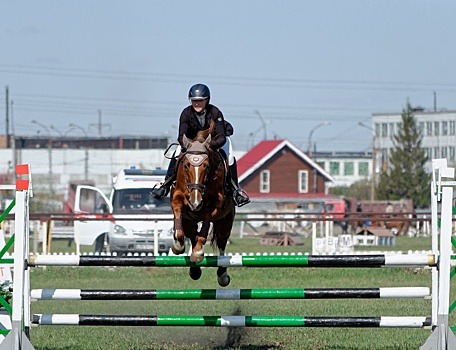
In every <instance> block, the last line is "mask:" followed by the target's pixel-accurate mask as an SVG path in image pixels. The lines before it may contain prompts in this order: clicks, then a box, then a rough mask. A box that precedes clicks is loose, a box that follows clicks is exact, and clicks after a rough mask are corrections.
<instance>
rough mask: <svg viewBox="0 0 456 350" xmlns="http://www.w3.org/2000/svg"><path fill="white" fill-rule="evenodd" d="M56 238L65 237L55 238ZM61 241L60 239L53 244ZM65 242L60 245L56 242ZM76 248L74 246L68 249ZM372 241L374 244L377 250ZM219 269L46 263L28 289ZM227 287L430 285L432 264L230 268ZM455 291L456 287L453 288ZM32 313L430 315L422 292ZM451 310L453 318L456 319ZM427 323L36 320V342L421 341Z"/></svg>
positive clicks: (232, 344)
mask: <svg viewBox="0 0 456 350" xmlns="http://www.w3.org/2000/svg"><path fill="white" fill-rule="evenodd" d="M60 243H61V242H60ZM310 246H311V242H310V240H309V241H308V240H305V242H304V245H303V246H289V247H282V246H280V247H278V246H265V245H260V244H259V238H258V237H244V238H242V239H240V238H239V237H233V239H232V242H231V244H230V246H229V247H228V251H229V252H259V253H271V252H275V253H277V252H280V253H286V252H306V251H309V248H310ZM55 248H56V249H59V247H58V244H56V245H55ZM62 248H63V247H60V249H62ZM394 248H395V249H394V250H402V251H408V250H413V251H414V250H428V249H430V239H429V238H423V237H420V238H408V237H398V240H397V244H396V246H395V247H394ZM69 249H72V247H69ZM377 249H378V248H377ZM215 272H216V271H215V269H213V268H203V276H202V277H201V279H200V280H199V281H193V280H191V279H190V278H189V277H188V275H187V269H186V268H174V267H166V268H151V267H145V268H133V267H132V268H130V267H104V268H96V267H47V268H34V269H33V270H32V272H31V285H32V288H80V289H91V288H92V289H189V288H218V285H217V282H216V275H215ZM229 272H230V275H231V278H232V282H231V284H230V286H229V287H228V288H355V287H356V288H361V287H366V288H369V287H370V288H374V287H399V286H406V287H411V286H427V287H430V286H431V271H430V270H429V269H400V268H374V269H364V268H357V269H353V268H352V269H346V268H333V269H330V268H328V269H325V268H320V269H316V268H246V267H233V268H230V269H229ZM453 294H454V293H453ZM32 312H33V313H77V314H106V315H109V314H116V315H234V314H237V315H246V316H248V315H271V316H274V315H299V316H430V315H431V302H430V300H425V299H414V298H408V299H340V300H334V299H333V300H330V299H329V300H302V299H299V300H217V301H215V300H206V301H198V300H197V301H195V300H180V301H167V300H160V301H159V300H154V301H69V300H67V301H38V302H34V303H32ZM453 321H454V320H453V318H451V319H450V324H455V323H456V322H453ZM429 334H430V330H426V329H400V328H364V329H358V328H272V327H266V328H218V327H187V328H185V327H101V326H100V327H88V326H39V327H34V328H32V333H31V341H32V344H33V345H34V346H35V348H36V349H37V350H69V349H72V350H79V349H81V350H82V349H84V350H86V349H97V350H105V349H106V350H108V349H109V350H117V349H119V350H120V349H130V350H149V349H176V350H183V349H201V350H202V349H242V350H260V349H261V350H263V349H264V350H266V349H291V350H294V349H296V350H297V349H332V350H335V349H350V350H361V349H372V350H374V349H375V350H376V349H378V350H380V349H382V350H385V349H391V350H392V349H394V350H397V349H407V350H408V349H418V348H419V346H420V345H421V344H422V343H423V342H424V341H425V340H426V338H427V337H428V336H429Z"/></svg>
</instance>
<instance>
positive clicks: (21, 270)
mask: <svg viewBox="0 0 456 350" xmlns="http://www.w3.org/2000/svg"><path fill="white" fill-rule="evenodd" d="M16 176H21V177H27V178H26V179H19V178H16V210H15V214H14V275H13V312H12V317H11V325H12V328H11V331H10V332H9V333H8V335H7V336H6V337H5V339H3V341H2V342H1V343H0V350H35V348H34V347H33V345H32V344H31V343H30V340H29V339H28V337H27V333H29V331H30V293H29V290H30V278H29V270H28V268H27V264H26V259H28V252H29V246H28V244H29V242H28V238H29V197H31V196H32V182H31V176H30V166H29V165H28V164H20V165H17V166H16ZM24 331H25V332H24Z"/></svg>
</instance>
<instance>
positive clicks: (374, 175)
mask: <svg viewBox="0 0 456 350" xmlns="http://www.w3.org/2000/svg"><path fill="white" fill-rule="evenodd" d="M358 125H359V126H362V127H363V128H366V129H369V130H370V131H372V181H371V201H374V200H375V185H376V184H377V147H376V145H375V143H376V142H375V130H374V129H373V128H372V127H370V126H369V125H366V124H364V123H363V122H359V123H358Z"/></svg>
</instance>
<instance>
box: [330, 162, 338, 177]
mask: <svg viewBox="0 0 456 350" xmlns="http://www.w3.org/2000/svg"><path fill="white" fill-rule="evenodd" d="M329 173H330V174H331V175H340V163H339V162H329Z"/></svg>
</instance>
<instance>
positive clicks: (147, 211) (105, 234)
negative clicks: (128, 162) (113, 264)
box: [75, 167, 174, 254]
mask: <svg viewBox="0 0 456 350" xmlns="http://www.w3.org/2000/svg"><path fill="white" fill-rule="evenodd" d="M165 175H166V172H165V171H164V170H162V169H152V170H148V169H136V168H134V167H132V168H129V169H123V170H121V171H119V172H118V174H117V176H116V177H115V178H114V179H113V186H112V190H111V193H110V196H109V199H108V197H107V196H105V194H103V192H102V191H101V190H100V189H98V188H96V187H93V186H87V185H80V186H78V187H77V188H76V195H75V213H77V214H78V215H80V217H81V219H83V218H84V215H90V214H95V215H96V216H98V218H100V219H101V220H95V219H96V218H97V217H95V219H90V220H87V221H86V220H80V221H75V241H76V243H77V244H81V245H92V244H93V243H95V252H96V253H101V252H102V251H103V246H104V244H105V243H106V244H107V247H108V250H109V251H110V252H116V253H119V254H125V253H151V252H154V253H156V254H157V253H158V254H160V253H168V252H169V250H170V248H171V245H172V244H173V242H174V239H173V234H174V224H173V215H172V211H171V206H170V202H169V197H166V198H164V199H163V200H162V201H160V200H157V199H155V198H153V197H152V195H151V190H152V188H153V187H154V186H156V185H159V184H160V183H161V182H163V181H164V178H165ZM87 218H89V217H87ZM155 242H157V243H156V244H155Z"/></svg>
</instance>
